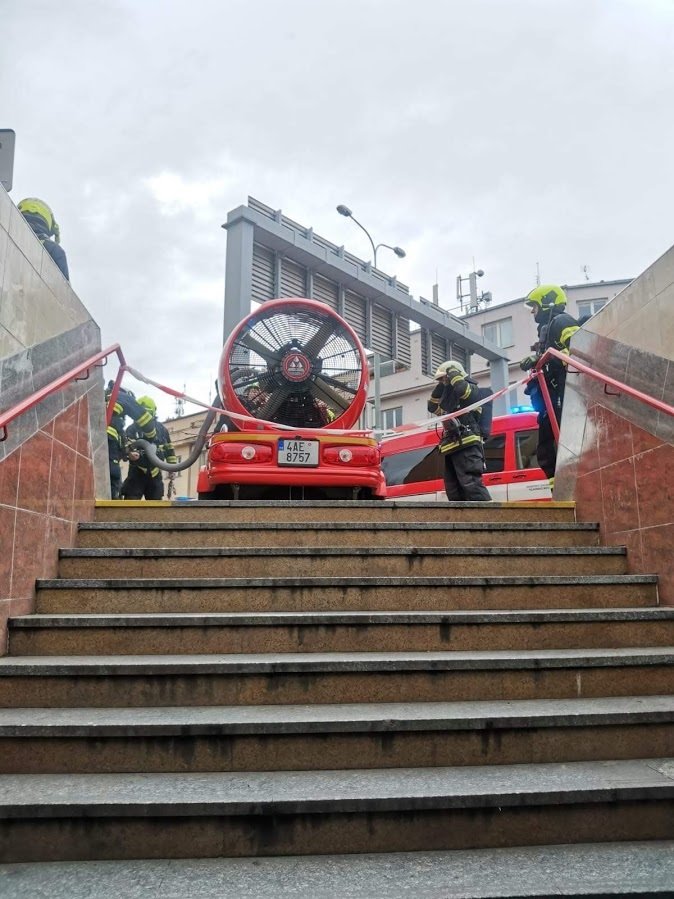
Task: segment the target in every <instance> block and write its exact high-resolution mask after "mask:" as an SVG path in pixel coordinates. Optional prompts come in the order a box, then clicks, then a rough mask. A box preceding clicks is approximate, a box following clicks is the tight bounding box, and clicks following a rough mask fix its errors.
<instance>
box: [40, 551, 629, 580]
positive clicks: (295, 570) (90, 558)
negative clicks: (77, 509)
mask: <svg viewBox="0 0 674 899" xmlns="http://www.w3.org/2000/svg"><path fill="white" fill-rule="evenodd" d="M626 570H627V560H626V550H625V547H603V546H602V547H599V546H591V547H585V546H581V547H551V548H549V547H527V548H522V547H520V548H514V547H497V546H492V547H481V548H479V549H476V548H467V547H465V548H460V549H457V548H455V547H451V548H447V547H425V546H399V547H396V548H390V547H387V548H374V549H373V548H371V547H367V548H356V547H349V548H334V547H327V548H320V549H317V548H313V547H312V548H289V547H286V548H279V547H272V546H266V545H265V544H264V543H259V544H258V545H257V546H256V547H252V548H246V549H243V548H240V547H237V548H215V547H213V548H194V547H189V548H183V549H163V548H162V549H160V548H155V549H150V548H135V547H134V548H130V549H68V550H61V552H60V558H59V572H58V573H59V576H60V577H66V578H92V577H94V578H109V577H119V576H120V575H123V576H124V577H130V578H135V577H148V578H167V577H182V578H195V577H231V576H232V575H233V574H234V575H236V576H237V577H302V576H304V577H308V576H312V575H319V576H320V577H339V576H340V575H342V574H344V572H345V571H348V572H349V575H350V576H352V577H377V576H387V577H412V576H415V575H419V576H420V577H438V576H444V577H456V576H460V577H468V576H470V577H487V576H489V575H502V576H507V575H514V576H516V575H528V576H535V575H554V574H557V575H563V574H568V573H570V572H571V573H573V574H574V575H583V574H622V573H624V572H625V571H626Z"/></svg>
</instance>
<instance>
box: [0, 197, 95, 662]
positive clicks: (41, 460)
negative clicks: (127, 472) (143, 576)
mask: <svg viewBox="0 0 674 899" xmlns="http://www.w3.org/2000/svg"><path fill="white" fill-rule="evenodd" d="M100 348H101V343H100V332H99V329H98V326H97V325H96V323H95V322H94V321H93V320H92V318H91V316H90V314H89V313H88V312H87V310H86V309H85V307H84V306H83V305H82V303H81V301H80V300H79V298H78V297H77V295H76V294H75V293H74V291H73V290H72V288H71V287H70V285H69V284H68V282H67V281H66V280H65V279H64V278H63V276H62V275H61V273H60V271H59V270H58V268H57V267H56V266H55V265H54V263H53V261H52V259H51V257H50V256H49V255H48V254H47V253H45V252H44V250H43V248H42V245H41V244H40V243H39V241H38V240H37V239H36V238H35V236H34V234H33V232H32V231H31V230H30V228H29V227H28V225H27V224H26V222H25V221H24V220H23V217H22V216H21V215H20V213H19V212H18V210H17V209H16V208H15V207H14V205H13V204H12V202H11V201H10V199H9V197H8V196H7V194H6V192H5V191H4V189H3V188H2V187H0V409H2V410H3V411H6V410H8V409H10V408H12V407H13V406H14V405H15V404H17V403H19V402H20V401H22V400H24V399H26V398H27V397H29V396H30V395H31V394H33V393H34V392H35V391H36V390H39V389H40V388H41V387H43V386H46V385H47V384H49V383H51V382H52V381H54V380H55V379H56V378H58V377H59V376H60V375H62V374H64V373H65V372H67V371H69V370H70V369H73V368H75V367H77V365H78V364H79V363H82V362H84V361H86V360H87V359H88V358H90V357H91V356H93V355H94V354H95V353H96V352H97V351H98V350H100ZM109 490H110V487H109V478H108V469H107V441H106V434H105V409H104V403H103V377H102V373H101V371H100V370H99V369H94V370H93V371H92V372H91V373H90V376H89V377H88V378H87V379H86V380H82V381H75V382H72V383H71V384H70V385H68V387H66V388H65V389H64V390H62V391H60V392H59V393H57V394H55V395H53V396H51V397H49V398H48V399H46V400H44V401H43V402H42V403H41V404H40V405H38V406H36V407H35V408H33V409H31V410H30V411H28V412H26V413H24V414H23V415H21V416H20V417H18V418H16V419H14V420H13V421H12V422H10V424H9V425H8V429H7V439H6V440H4V441H2V442H0V655H1V654H2V653H3V652H4V651H5V647H6V620H7V616H8V615H9V614H13V615H16V614H21V613H25V612H29V611H31V610H32V608H33V598H34V587H35V579H36V578H38V577H45V576H50V575H53V574H55V573H56V561H57V549H58V547H59V546H71V545H72V542H73V536H74V532H75V527H76V523H77V521H80V520H86V519H88V518H90V517H91V516H92V514H93V500H94V498H95V497H96V496H100V497H106V496H109Z"/></svg>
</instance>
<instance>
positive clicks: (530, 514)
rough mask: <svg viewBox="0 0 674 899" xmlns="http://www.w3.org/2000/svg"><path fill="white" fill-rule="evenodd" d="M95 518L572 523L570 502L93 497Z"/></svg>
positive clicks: (109, 519)
mask: <svg viewBox="0 0 674 899" xmlns="http://www.w3.org/2000/svg"><path fill="white" fill-rule="evenodd" d="M95 520H96V521H185V522H188V521H189V522H196V521H215V522H221V521H222V522H234V521H237V522H245V521H249V522H254V523H255V524H260V523H262V522H279V523H282V522H286V521H291V522H302V521H304V522H308V521H315V520H319V521H323V522H326V523H328V522H333V521H348V522H356V521H362V522H368V523H371V522H381V521H397V522H403V521H420V522H426V521H446V522H449V521H457V522H468V521H488V522H510V521H520V522H521V521H536V522H541V521H547V522H552V521H567V522H570V521H574V520H575V503H536V502H531V503H425V502H424V503H420V502H417V503H415V502H376V501H371V500H368V501H363V502H348V501H345V500H336V501H333V502H294V501H274V502H262V501H254V500H248V501H243V502H234V501H232V500H223V501H220V502H165V501H160V502H147V501H145V500H141V501H137V502H125V501H124V500H107V501H106V500H98V501H97V502H96V512H95Z"/></svg>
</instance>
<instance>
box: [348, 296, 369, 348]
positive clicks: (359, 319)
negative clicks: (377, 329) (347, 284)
mask: <svg viewBox="0 0 674 899" xmlns="http://www.w3.org/2000/svg"><path fill="white" fill-rule="evenodd" d="M344 318H345V319H346V321H347V322H348V323H349V324H350V325H351V327H352V328H353V330H354V331H355V332H356V334H357V335H358V337H359V338H360V339H361V340H362V341H363V343H367V325H366V322H367V303H366V302H365V297H361V296H360V294H357V293H353V291H351V290H347V291H346V293H345V294H344Z"/></svg>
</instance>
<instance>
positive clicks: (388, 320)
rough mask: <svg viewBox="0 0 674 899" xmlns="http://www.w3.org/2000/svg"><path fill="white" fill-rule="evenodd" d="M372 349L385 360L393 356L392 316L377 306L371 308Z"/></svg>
mask: <svg viewBox="0 0 674 899" xmlns="http://www.w3.org/2000/svg"><path fill="white" fill-rule="evenodd" d="M371 342H372V349H373V350H375V352H377V353H381V354H382V356H384V357H385V358H386V359H390V358H391V356H392V355H393V353H392V349H393V316H392V315H391V313H390V312H389V311H388V310H387V309H383V308H382V307H381V306H377V304H376V303H375V304H373V306H372V338H371Z"/></svg>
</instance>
